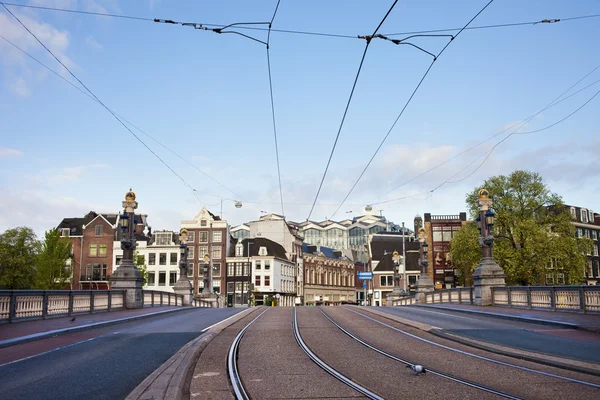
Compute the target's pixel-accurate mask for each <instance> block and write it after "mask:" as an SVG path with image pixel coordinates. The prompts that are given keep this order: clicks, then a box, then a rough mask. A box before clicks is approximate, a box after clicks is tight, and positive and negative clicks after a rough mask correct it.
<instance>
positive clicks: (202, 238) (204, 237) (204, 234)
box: [198, 231, 208, 243]
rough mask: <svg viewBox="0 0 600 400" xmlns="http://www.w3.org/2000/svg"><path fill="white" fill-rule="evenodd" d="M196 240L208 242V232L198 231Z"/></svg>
mask: <svg viewBox="0 0 600 400" xmlns="http://www.w3.org/2000/svg"><path fill="white" fill-rule="evenodd" d="M198 235H199V236H198V241H199V242H200V243H208V232H206V231H204V232H198Z"/></svg>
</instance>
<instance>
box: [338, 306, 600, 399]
mask: <svg viewBox="0 0 600 400" xmlns="http://www.w3.org/2000/svg"><path fill="white" fill-rule="evenodd" d="M346 310H348V311H350V312H353V313H355V314H358V315H360V316H362V317H364V318H366V319H368V320H371V321H373V322H376V323H378V324H380V325H383V326H385V327H387V328H390V329H392V330H394V331H396V332H399V333H402V334H403V335H406V336H409V337H411V338H413V339H417V340H420V341H422V342H425V343H428V344H431V345H433V346H437V347H440V348H442V349H445V350H450V351H453V352H455V353H459V354H463V355H465V356H469V357H473V358H477V359H479V360H484V361H489V362H491V363H494V364H498V365H503V366H505V367H510V368H515V369H519V370H521V371H527V372H532V373H534V374H538V375H543V376H548V377H551V378H556V379H561V380H564V381H567V382H572V383H578V384H580V385H584V386H589V387H593V388H596V389H600V385H598V384H595V383H592V382H586V381H582V380H579V379H574V378H568V377H566V376H562V375H556V374H552V373H550V372H544V371H539V370H537V369H533V368H528V367H523V366H521V365H517V364H511V363H509V362H505V361H500V360H494V359H493V358H489V357H485V356H480V355H477V354H474V353H470V352H468V351H464V350H460V349H456V348H454V347H450V346H446V345H443V344H440V343H436V342H434V341H432V340H429V339H425V338H422V337H419V336H417V335H413V334H412V333H409V332H406V331H403V330H402V329H398V328H396V327H393V326H391V325H388V324H386V323H385V322H381V321H378V320H376V319H375V318H371V317H369V316H368V315H365V314H363V313H360V312H358V311H354V310H351V309H350V308H346ZM382 318H385V317H382Z"/></svg>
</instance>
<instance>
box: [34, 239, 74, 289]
mask: <svg viewBox="0 0 600 400" xmlns="http://www.w3.org/2000/svg"><path fill="white" fill-rule="evenodd" d="M44 236H45V237H44V242H43V243H42V244H41V249H40V254H39V256H38V259H37V263H36V269H35V288H36V289H42V290H50V289H64V288H65V286H68V283H69V281H70V279H71V275H72V272H73V269H72V267H70V266H67V260H68V259H69V258H70V257H71V248H72V245H71V243H70V242H69V241H67V240H62V239H61V238H60V232H59V231H58V230H55V229H52V230H49V231H47V232H46V233H45V235H44Z"/></svg>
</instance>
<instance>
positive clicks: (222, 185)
mask: <svg viewBox="0 0 600 400" xmlns="http://www.w3.org/2000/svg"><path fill="white" fill-rule="evenodd" d="M0 38H2V39H3V40H4V41H6V42H7V43H8V44H10V45H11V46H13V47H14V48H16V49H17V50H19V51H20V52H21V53H23V54H25V55H26V56H27V57H29V58H31V59H32V60H33V61H35V62H37V63H38V64H40V65H41V66H42V67H44V68H46V69H47V70H48V71H50V72H51V73H52V74H54V75H55V76H57V77H58V78H60V79H62V80H63V81H64V82H66V83H68V84H69V85H71V86H72V87H73V88H75V89H77V90H78V91H79V92H81V93H83V94H84V95H86V96H87V97H89V98H90V99H91V100H93V101H94V102H96V103H98V104H100V103H99V102H98V100H96V99H95V98H94V97H93V96H92V95H90V94H89V93H88V92H86V91H85V90H83V89H81V88H80V87H79V86H77V85H75V84H74V83H73V82H71V81H70V80H68V79H66V78H65V77H64V76H62V75H61V74H59V73H58V72H56V71H54V70H53V69H52V68H50V67H49V66H47V65H46V64H44V63H43V62H42V61H40V60H38V59H37V58H36V57H34V56H33V55H31V54H30V53H28V52H27V51H25V50H23V49H22V48H21V47H19V46H18V45H16V44H15V43H13V42H12V41H10V40H9V39H7V38H6V37H4V36H2V35H0ZM113 112H114V113H115V115H116V116H117V117H119V118H120V119H121V120H123V121H125V122H126V123H127V124H129V125H131V126H132V127H133V128H135V129H136V130H138V131H139V132H141V133H143V134H144V135H145V136H146V137H148V138H149V139H150V140H152V141H154V142H155V143H157V144H158V145H159V146H161V147H163V148H164V149H165V150H167V151H169V152H170V153H171V154H173V155H174V156H176V157H177V158H179V159H180V160H182V161H183V162H185V163H186V164H188V165H189V166H191V167H192V168H194V169H195V170H197V171H198V172H200V173H202V174H203V175H204V176H206V177H207V178H209V179H211V180H212V181H213V182H215V183H216V184H218V185H219V186H221V187H222V188H224V189H226V190H227V191H229V192H230V193H232V194H233V195H234V196H236V197H237V200H234V199H230V198H227V197H223V196H218V195H214V194H210V193H207V192H204V191H203V193H204V194H206V195H209V196H213V197H218V198H222V199H223V200H230V201H233V202H235V201H238V200H244V199H243V197H241V196H240V195H238V194H237V193H235V192H233V191H232V190H231V189H229V188H228V187H227V186H225V185H224V184H222V183H221V182H219V181H218V180H217V179H216V178H213V177H212V176H210V175H209V174H207V173H206V172H204V171H202V169H200V168H198V167H197V166H196V165H194V164H193V163H191V162H190V161H188V160H186V159H185V158H183V157H182V156H181V155H179V154H178V153H176V152H175V151H174V150H172V149H171V148H169V147H167V146H166V145H165V144H163V143H162V142H160V141H159V140H158V139H156V138H154V137H153V136H152V135H150V134H149V133H147V132H146V131H144V130H143V129H142V128H140V127H138V126H137V125H135V124H134V123H133V122H130V121H128V120H127V119H126V118H125V117H123V116H122V115H120V114H119V113H117V112H116V111H113Z"/></svg>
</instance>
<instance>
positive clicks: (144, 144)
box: [0, 3, 204, 204]
mask: <svg viewBox="0 0 600 400" xmlns="http://www.w3.org/2000/svg"><path fill="white" fill-rule="evenodd" d="M0 4H2V6H3V7H4V9H5V10H6V11H7V12H8V13H9V14H10V15H12V17H13V18H15V19H16V20H17V21H18V22H19V24H20V25H21V26H22V27H23V28H25V30H26V31H27V32H29V34H30V35H31V36H33V38H34V39H35V40H36V41H37V42H38V43H39V44H40V45H41V46H42V47H43V48H44V49H46V51H47V52H48V53H50V55H51V56H52V57H53V58H54V59H55V60H56V61H57V62H58V63H59V64H60V65H62V66H63V68H65V69H66V70H67V72H69V74H70V75H71V76H72V77H73V78H75V80H77V82H79V83H80V84H81V86H83V88H85V90H87V91H88V92H89V94H90V95H92V96H93V97H94V98H95V99H96V101H97V102H98V103H99V104H100V105H101V106H102V107H104V108H105V109H106V110H107V111H108V112H109V113H110V114H111V115H112V116H113V117H114V118H115V119H116V120H117V121H119V123H120V124H121V125H123V127H124V128H125V129H127V131H129V133H131V134H132V135H133V137H135V138H136V139H137V140H138V141H139V142H140V143H141V144H142V145H143V146H144V147H146V149H148V151H150V152H151V153H152V154H153V155H154V156H155V157H156V158H157V159H158V160H159V161H160V162H161V163H162V164H164V165H165V166H166V167H167V168H168V169H169V170H170V171H171V172H172V173H173V174H174V175H175V176H177V177H178V178H179V179H180V180H181V182H182V183H183V184H184V185H185V186H186V187H188V188H189V189H190V190H191V191H192V193H193V194H194V196H195V197H196V199H198V201H199V202H200V203H201V204H203V203H204V202H203V201H202V200H200V198H199V197H198V195H197V194H196V190H195V189H194V188H193V187H192V186H191V185H190V184H188V183H187V182H186V180H185V179H183V177H182V176H181V175H179V174H178V173H177V172H175V170H174V169H173V168H171V166H170V165H169V164H167V163H166V162H165V161H164V160H163V159H162V158H161V157H160V156H159V155H158V154H156V153H155V152H154V150H152V149H151V148H150V147H149V146H148V145H147V144H146V143H145V142H144V141H143V140H142V139H140V137H139V136H138V135H136V134H135V133H134V132H133V131H132V130H131V129H130V128H129V127H128V126H127V125H126V124H125V123H124V122H123V121H121V119H120V118H119V117H118V116H117V115H116V114H115V113H114V112H113V111H112V110H111V109H110V108H108V107H107V106H106V105H105V104H104V103H103V102H102V101H101V100H100V99H99V98H98V97H97V96H96V95H95V94H94V92H92V91H91V90H90V89H89V88H88V87H87V86H86V85H85V84H84V83H83V82H82V81H81V80H80V79H79V78H78V77H77V76H76V75H75V74H74V73H73V72H72V71H71V70H70V69H69V67H67V66H66V65H65V64H64V63H63V62H62V61H61V60H60V59H59V58H58V57H57V56H56V55H55V54H54V53H53V52H52V51H51V50H50V49H49V48H48V47H47V46H46V45H45V44H44V43H43V42H42V41H41V40H40V39H39V38H38V37H37V36H36V35H35V34H34V33H33V32H31V30H29V28H28V27H27V26H26V25H25V24H24V23H23V22H22V21H21V20H20V19H19V18H18V17H17V16H16V15H15V14H13V13H12V12H11V11H10V9H9V8H8V7H7V6H6V4H4V3H0Z"/></svg>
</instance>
